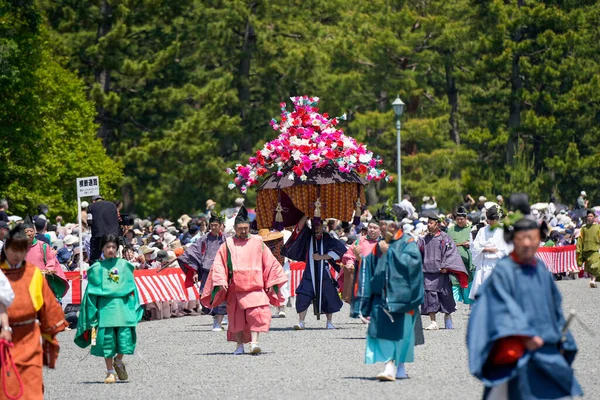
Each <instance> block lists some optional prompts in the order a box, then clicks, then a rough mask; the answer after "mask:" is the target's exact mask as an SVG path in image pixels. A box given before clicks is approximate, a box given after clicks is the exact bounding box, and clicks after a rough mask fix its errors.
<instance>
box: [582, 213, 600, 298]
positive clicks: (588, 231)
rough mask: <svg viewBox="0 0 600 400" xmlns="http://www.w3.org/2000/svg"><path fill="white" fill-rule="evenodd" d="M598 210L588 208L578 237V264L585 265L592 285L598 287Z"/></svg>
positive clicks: (599, 274) (599, 262)
mask: <svg viewBox="0 0 600 400" xmlns="http://www.w3.org/2000/svg"><path fill="white" fill-rule="evenodd" d="M595 219H596V212H595V211H594V210H587V214H586V216H585V222H586V224H585V225H584V226H582V227H581V231H580V233H579V238H577V247H576V249H577V265H579V268H581V266H582V265H585V272H587V273H588V274H589V275H590V287H591V288H597V287H598V284H597V283H596V279H597V278H598V277H599V276H600V253H598V251H599V250H600V225H598V224H597V223H595Z"/></svg>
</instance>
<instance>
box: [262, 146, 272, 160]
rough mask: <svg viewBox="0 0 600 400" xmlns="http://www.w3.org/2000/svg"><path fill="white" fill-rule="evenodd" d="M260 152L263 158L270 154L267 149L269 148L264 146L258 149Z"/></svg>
mask: <svg viewBox="0 0 600 400" xmlns="http://www.w3.org/2000/svg"><path fill="white" fill-rule="evenodd" d="M260 154H262V156H263V157H264V158H268V157H269V155H270V154H271V150H269V149H267V148H266V147H265V148H263V149H262V150H261V151H260Z"/></svg>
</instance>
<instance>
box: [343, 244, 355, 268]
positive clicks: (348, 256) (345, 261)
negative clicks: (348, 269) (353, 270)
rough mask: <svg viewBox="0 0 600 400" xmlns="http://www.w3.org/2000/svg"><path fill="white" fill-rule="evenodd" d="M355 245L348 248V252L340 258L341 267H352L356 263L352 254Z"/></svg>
mask: <svg viewBox="0 0 600 400" xmlns="http://www.w3.org/2000/svg"><path fill="white" fill-rule="evenodd" d="M355 246H356V245H354V244H353V245H352V246H350V247H349V248H348V251H346V253H345V254H344V255H343V256H342V265H348V264H351V265H354V263H355V262H356V255H355V254H354V248H355Z"/></svg>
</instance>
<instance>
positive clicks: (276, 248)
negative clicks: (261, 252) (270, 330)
mask: <svg viewBox="0 0 600 400" xmlns="http://www.w3.org/2000/svg"><path fill="white" fill-rule="evenodd" d="M284 232H287V233H288V234H289V231H286V230H284V231H283V232H279V231H270V230H269V229H259V231H258V236H260V237H261V238H262V240H263V242H264V243H265V244H266V245H267V247H269V250H271V253H273V256H274V257H275V258H276V259H277V261H279V264H281V266H282V267H283V269H284V270H286V266H285V264H286V259H285V257H284V256H283V255H282V254H281V248H282V247H283V244H284V242H285V241H286V240H285V239H286V238H285V234H284ZM288 238H289V236H288ZM287 269H289V265H288V266H287ZM286 273H287V271H286ZM285 286H286V287H287V285H285ZM282 289H286V288H285V287H284V288H282ZM282 295H283V302H282V303H281V304H279V305H278V306H276V307H277V317H279V318H285V317H286V316H287V314H286V313H285V302H286V301H287V300H288V298H289V290H282Z"/></svg>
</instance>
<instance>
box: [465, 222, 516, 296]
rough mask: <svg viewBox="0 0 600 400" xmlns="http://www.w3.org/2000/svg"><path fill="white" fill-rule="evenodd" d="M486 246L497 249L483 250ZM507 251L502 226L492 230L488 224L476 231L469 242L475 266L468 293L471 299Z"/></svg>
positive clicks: (507, 247)
mask: <svg viewBox="0 0 600 400" xmlns="http://www.w3.org/2000/svg"><path fill="white" fill-rule="evenodd" d="M486 247H495V248H496V249H497V250H498V251H496V252H495V253H487V252H484V251H483V249H485V248H486ZM509 252H510V251H509V246H508V245H507V244H506V242H505V241H504V230H503V229H502V227H500V226H499V227H497V228H495V229H493V230H492V229H491V228H490V226H489V225H488V226H486V227H484V228H482V229H480V230H479V232H477V236H476V237H475V240H473V243H472V244H471V253H472V254H473V264H475V266H476V267H477V270H476V271H475V276H474V277H473V286H472V287H471V293H470V294H469V298H470V299H471V300H474V299H475V295H476V294H477V290H478V289H479V287H480V286H481V285H482V284H483V282H485V280H486V279H487V278H488V277H489V276H490V274H491V273H492V271H493V270H494V267H495V266H496V263H497V262H498V260H500V259H501V258H503V257H505V256H507V255H508V253H509Z"/></svg>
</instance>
